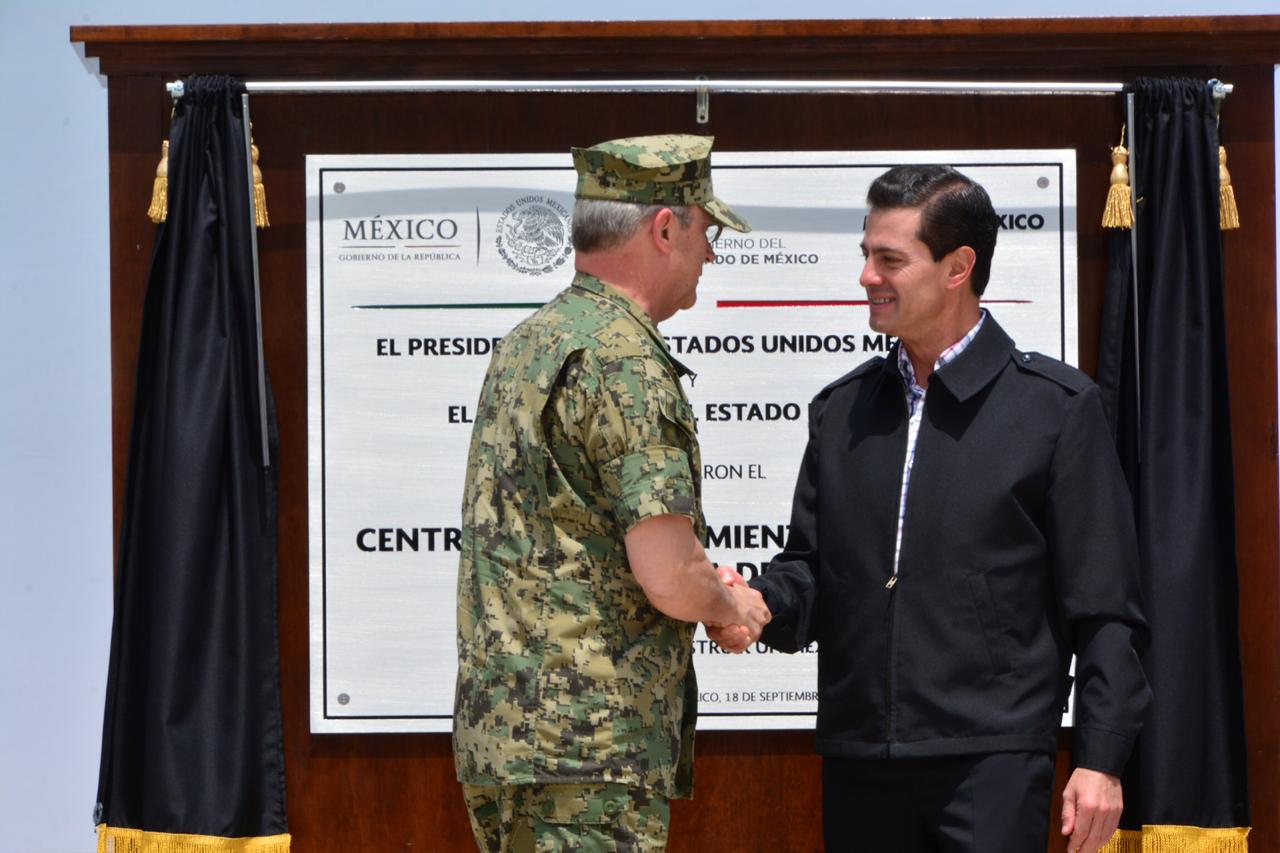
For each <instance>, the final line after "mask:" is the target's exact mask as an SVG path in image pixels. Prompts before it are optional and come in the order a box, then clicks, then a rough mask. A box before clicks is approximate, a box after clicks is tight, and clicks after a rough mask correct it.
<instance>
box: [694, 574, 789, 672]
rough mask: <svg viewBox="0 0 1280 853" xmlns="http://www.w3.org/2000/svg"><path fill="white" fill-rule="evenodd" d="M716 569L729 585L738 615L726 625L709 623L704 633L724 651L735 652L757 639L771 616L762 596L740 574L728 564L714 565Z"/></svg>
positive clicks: (740, 650)
mask: <svg viewBox="0 0 1280 853" xmlns="http://www.w3.org/2000/svg"><path fill="white" fill-rule="evenodd" d="M716 572H717V574H719V575H720V580H721V581H722V582H723V583H724V585H725V586H727V587H729V593H730V594H731V595H732V596H733V599H734V607H735V609H736V610H737V611H738V615H737V619H736V620H735V621H734V622H732V623H730V624H727V625H711V624H708V625H707V636H708V637H709V638H710V639H711V640H712V641H713V642H715V643H716V644H717V645H719V646H720V647H721V648H723V649H724V650H725V651H729V652H733V653H735V654H737V653H740V652H743V651H745V650H746V649H747V647H748V646H750V645H751V644H752V643H754V642H755V641H756V640H758V639H760V632H761V631H763V630H764V626H765V625H768V624H769V620H770V619H771V618H773V616H772V614H771V613H770V612H769V607H768V605H766V604H765V603H764V597H763V596H762V595H760V593H759V592H757V591H756V590H754V589H752V588H751V587H749V586H747V581H746V579H745V578H743V577H742V575H740V574H738V573H737V572H736V571H734V570H733V569H732V568H730V567H729V566H716Z"/></svg>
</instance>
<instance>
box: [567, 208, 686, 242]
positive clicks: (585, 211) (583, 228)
mask: <svg viewBox="0 0 1280 853" xmlns="http://www.w3.org/2000/svg"><path fill="white" fill-rule="evenodd" d="M664 209H670V210H671V212H672V213H674V214H675V215H676V218H677V219H679V220H680V224H681V225H683V226H685V227H686V228H687V227H688V226H689V222H690V221H691V220H692V219H693V209H692V208H689V207H683V206H681V207H676V206H673V205H670V204H635V203H634V202H629V201H612V200H608V199H599V198H580V199H577V200H576V201H575V202H574V205H573V248H574V251H577V252H598V251H601V250H603V249H613V248H616V247H618V246H621V245H622V244H623V243H625V242H627V241H628V240H630V239H631V238H632V236H634V235H635V233H636V232H637V231H639V230H640V229H641V228H643V227H644V224H645V223H646V222H648V221H649V220H650V219H652V218H653V217H655V216H657V215H658V211H660V210H664Z"/></svg>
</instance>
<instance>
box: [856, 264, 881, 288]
mask: <svg viewBox="0 0 1280 853" xmlns="http://www.w3.org/2000/svg"><path fill="white" fill-rule="evenodd" d="M879 283H880V274H879V273H877V272H876V268H875V264H874V263H873V262H872V260H871V258H867V259H866V260H865V261H863V262H862V275H860V276H858V284H860V285H862V286H863V287H873V286H875V285H877V284H879Z"/></svg>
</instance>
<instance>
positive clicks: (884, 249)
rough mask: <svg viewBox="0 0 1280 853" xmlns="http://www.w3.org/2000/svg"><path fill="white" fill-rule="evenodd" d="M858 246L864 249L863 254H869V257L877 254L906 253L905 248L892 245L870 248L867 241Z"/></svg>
mask: <svg viewBox="0 0 1280 853" xmlns="http://www.w3.org/2000/svg"><path fill="white" fill-rule="evenodd" d="M858 246H859V248H861V249H862V252H863V254H867V255H871V254H875V253H876V252H896V253H898V254H903V253H904V252H906V249H904V248H903V247H901V246H895V245H892V244H883V243H882V244H880V245H878V246H868V245H867V244H866V241H863V242H861V243H859V244H858Z"/></svg>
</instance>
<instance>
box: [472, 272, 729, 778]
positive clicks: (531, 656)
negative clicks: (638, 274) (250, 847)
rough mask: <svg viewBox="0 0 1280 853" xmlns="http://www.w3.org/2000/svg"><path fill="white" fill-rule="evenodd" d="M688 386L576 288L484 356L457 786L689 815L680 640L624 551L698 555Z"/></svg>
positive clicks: (639, 322) (475, 434)
mask: <svg viewBox="0 0 1280 853" xmlns="http://www.w3.org/2000/svg"><path fill="white" fill-rule="evenodd" d="M688 372H689V371H688V369H687V368H685V367H684V366H683V365H681V364H680V363H679V362H677V361H676V360H675V359H674V358H672V356H671V354H670V353H669V352H668V350H667V347H666V343H665V341H664V340H663V339H662V337H661V335H659V334H658V331H657V329H656V328H655V327H654V325H653V323H652V321H651V320H650V319H649V318H648V316H646V315H645V313H644V311H643V310H641V309H640V307H639V306H638V305H636V304H635V303H634V302H632V301H631V300H630V299H628V298H627V297H625V296H623V295H622V294H621V293H619V292H618V291H616V290H614V289H613V288H611V287H609V286H607V285H606V284H604V283H603V282H601V281H600V280H599V279H597V278H594V277H592V276H587V275H583V274H578V275H577V277H576V278H575V279H574V281H573V284H572V285H571V286H570V287H569V288H567V289H566V290H564V291H562V292H561V293H560V294H559V295H557V296H556V297H555V298H554V299H553V300H551V301H550V302H549V303H547V304H546V305H545V306H544V307H543V308H542V309H540V310H539V311H538V312H536V313H535V314H533V315H532V316H531V317H529V318H528V319H527V320H525V321H524V322H523V323H521V324H520V325H519V326H517V327H516V328H515V329H514V330H512V331H511V332H510V333H509V334H508V335H507V336H506V337H505V338H503V340H502V344H501V345H500V347H499V348H498V350H497V352H496V353H495V354H494V357H493V360H492V362H491V363H490V365H489V371H488V374H487V375H486V377H485V382H484V387H483V390H482V391H481V393H480V402H479V405H478V407H477V412H476V418H475V426H474V429H473V431H472V436H471V449H470V455H469V458H468V461H467V483H466V490H465V494H464V496H463V501H462V557H461V561H460V563H459V566H458V683H457V693H456V697H455V702H454V731H453V745H454V757H455V761H456V763H457V769H458V779H459V780H460V781H462V782H464V783H468V784H479V785H485V784H489V785H520V784H533V783H574V784H576V783H584V782H600V781H609V782H621V783H625V784H629V785H642V786H646V787H650V788H653V789H655V790H657V791H659V792H660V793H664V794H666V795H667V796H688V795H689V793H690V791H691V782H692V764H693V749H692V745H693V721H694V717H695V713H696V708H695V705H696V696H697V692H696V688H695V685H694V679H693V667H692V662H691V653H692V637H693V625H691V624H689V623H685V622H680V621H678V620H675V619H671V618H670V617H667V616H665V615H663V614H662V613H661V612H659V611H658V610H657V609H656V608H654V607H653V605H652V604H650V603H649V600H648V598H646V597H645V594H644V591H643V590H642V589H641V588H640V585H639V583H637V581H636V579H635V576H634V575H633V574H632V572H631V569H630V567H629V565H628V563H627V555H626V549H625V546H624V541H623V536H624V534H625V533H626V532H627V531H628V530H630V529H631V528H632V527H634V526H635V525H636V524H638V523H639V522H641V521H643V520H644V519H647V518H652V517H654V516H659V515H666V514H679V515H684V516H687V517H688V518H689V519H691V520H692V521H693V524H694V527H695V531H696V533H697V535H698V538H699V539H700V540H703V541H705V539H706V535H705V534H706V525H705V522H704V521H703V518H702V511H701V502H700V481H699V474H698V470H699V464H700V459H699V455H698V444H697V439H696V437H695V435H694V431H695V428H696V427H695V422H694V417H693V410H692V408H691V407H690V406H689V402H688V399H687V398H686V397H685V394H684V390H683V389H682V388H681V386H680V382H679V379H680V376H681V375H683V374H685V373H688Z"/></svg>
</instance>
